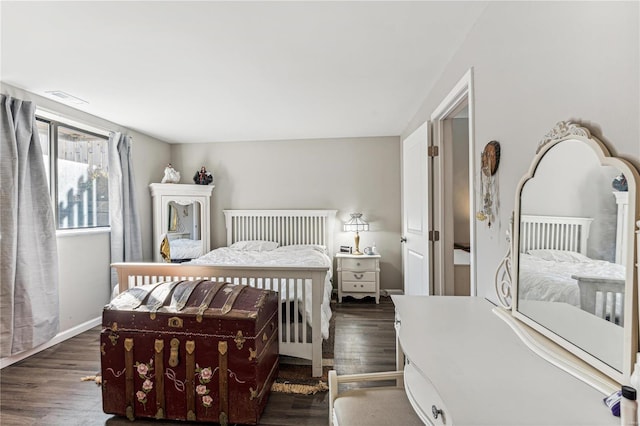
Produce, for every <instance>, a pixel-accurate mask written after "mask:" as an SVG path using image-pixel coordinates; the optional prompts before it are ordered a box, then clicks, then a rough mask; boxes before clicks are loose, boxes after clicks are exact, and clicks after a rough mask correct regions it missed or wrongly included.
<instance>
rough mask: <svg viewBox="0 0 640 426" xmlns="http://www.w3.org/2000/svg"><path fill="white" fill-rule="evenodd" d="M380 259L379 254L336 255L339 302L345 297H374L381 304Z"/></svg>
mask: <svg viewBox="0 0 640 426" xmlns="http://www.w3.org/2000/svg"><path fill="white" fill-rule="evenodd" d="M380 258H381V256H380V255H379V254H374V255H369V254H363V255H355V254H346V253H338V254H336V262H337V272H338V302H342V298H343V297H345V296H352V297H355V298H356V299H362V298H363V297H367V296H372V297H375V299H376V303H380Z"/></svg>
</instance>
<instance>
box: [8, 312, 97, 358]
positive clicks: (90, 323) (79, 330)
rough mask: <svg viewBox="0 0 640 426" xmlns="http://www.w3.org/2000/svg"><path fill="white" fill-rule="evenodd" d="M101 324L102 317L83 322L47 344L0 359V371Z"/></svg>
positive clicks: (57, 335) (59, 334) (61, 333)
mask: <svg viewBox="0 0 640 426" xmlns="http://www.w3.org/2000/svg"><path fill="white" fill-rule="evenodd" d="M101 323H102V317H97V318H94V319H91V320H89V321H87V322H83V323H82V324H79V325H76V326H75V327H72V328H70V329H68V330H65V331H62V332H60V333H58V334H56V336H55V337H54V338H53V339H51V340H49V341H48V342H47V343H43V344H42V345H40V346H37V347H35V348H33V349H29V350H28V351H24V352H20V353H19V354H15V355H11V356H8V357H5V358H0V369H3V368H4V367H8V366H10V365H11V364H15V363H16V362H18V361H22V360H23V359H25V358H28V357H30V356H31V355H35V354H37V353H38V352H41V351H44V350H45V349H48V348H50V347H51V346H53V345H57V344H58V343H60V342H64V341H65V340H68V339H71V338H72V337H74V336H77V335H78V334H80V333H84V332H85V331H87V330H90V329H92V328H93V327H95V326H97V325H100V324H101Z"/></svg>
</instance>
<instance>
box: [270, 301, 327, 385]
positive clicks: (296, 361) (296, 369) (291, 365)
mask: <svg viewBox="0 0 640 426" xmlns="http://www.w3.org/2000/svg"><path fill="white" fill-rule="evenodd" d="M334 303H335V302H332V305H333V304H334ZM332 310H333V306H332ZM335 332H336V317H335V315H333V316H332V317H331V320H330V321H329V338H328V339H326V340H323V341H322V377H313V376H312V371H311V361H309V360H304V359H300V358H294V357H288V356H284V355H281V356H280V366H279V369H280V371H279V373H278V377H277V378H276V380H275V382H274V383H273V386H272V387H271V391H272V392H283V393H296V394H305V395H310V394H315V393H317V392H326V391H328V390H329V387H328V386H327V376H328V375H329V370H331V369H333V354H334V345H335Z"/></svg>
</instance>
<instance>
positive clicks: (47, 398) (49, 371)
mask: <svg viewBox="0 0 640 426" xmlns="http://www.w3.org/2000/svg"><path fill="white" fill-rule="evenodd" d="M333 312H334V315H335V316H336V331H335V347H334V368H335V369H336V370H337V371H338V374H350V373H365V372H372V371H388V370H393V369H394V368H395V331H394V328H393V317H394V316H393V304H392V303H391V299H390V298H389V297H381V299H380V304H379V305H376V304H375V302H374V301H373V299H372V298H367V299H365V300H364V301H355V300H353V299H350V298H347V299H345V302H344V303H342V304H334V310H333ZM99 333H100V331H99V328H98V327H96V328H94V329H92V330H89V331H87V332H85V333H83V334H81V335H79V336H76V337H74V338H72V339H69V340H67V341H65V342H63V343H60V344H58V345H56V346H53V347H51V348H49V349H47V350H45V351H43V352H40V353H39V354H37V355H34V356H32V357H30V358H28V359H25V360H23V361H21V362H19V363H16V364H14V365H11V366H9V367H6V368H4V369H2V370H0V424H1V425H2V426H13V425H16V426H18V425H20V426H26V425H48V426H63V425H64V426H75V425H77V426H94V425H130V424H131V422H130V421H129V420H127V419H126V418H123V417H118V416H112V415H109V414H104V413H103V412H102V399H101V398H102V397H101V392H100V388H99V387H98V386H96V385H95V384H93V383H92V382H81V381H80V378H81V377H83V376H89V375H94V374H96V373H97V372H98V371H99V370H100V350H99V343H98V342H99ZM328 407H329V403H328V392H323V393H318V394H316V395H310V396H304V395H290V394H283V393H273V392H272V393H271V395H270V397H269V402H268V403H267V407H266V409H265V411H264V413H263V415H262V418H261V421H260V424H261V425H269V426H288V425H295V426H305V425H327V424H328V423H329V422H328ZM135 424H137V425H155V426H160V425H168V424H184V425H188V424H191V423H188V422H168V421H157V420H143V419H138V420H136V421H135Z"/></svg>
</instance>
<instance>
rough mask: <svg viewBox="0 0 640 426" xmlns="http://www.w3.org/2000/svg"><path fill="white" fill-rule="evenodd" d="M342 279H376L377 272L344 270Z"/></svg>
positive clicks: (373, 280)
mask: <svg viewBox="0 0 640 426" xmlns="http://www.w3.org/2000/svg"><path fill="white" fill-rule="evenodd" d="M342 281H372V282H375V281H376V273H375V272H355V271H342Z"/></svg>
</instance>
